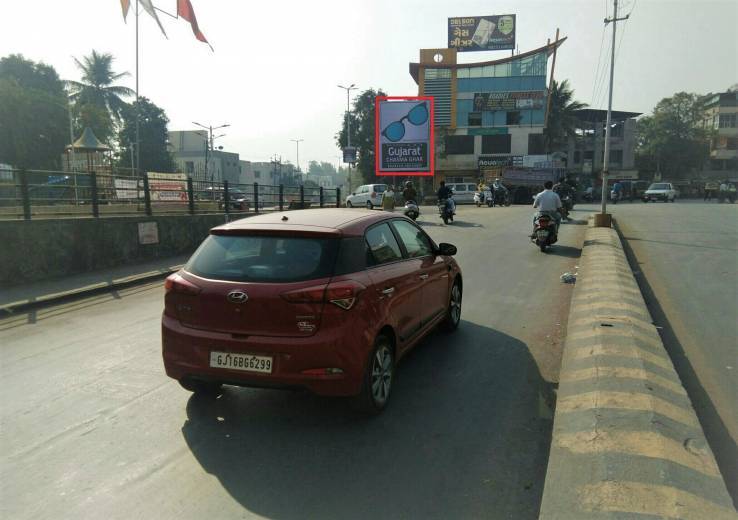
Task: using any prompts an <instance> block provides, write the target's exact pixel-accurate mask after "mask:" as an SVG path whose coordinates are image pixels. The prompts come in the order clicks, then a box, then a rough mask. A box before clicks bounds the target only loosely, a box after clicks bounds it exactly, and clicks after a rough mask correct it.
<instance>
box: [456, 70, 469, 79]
mask: <svg viewBox="0 0 738 520" xmlns="http://www.w3.org/2000/svg"><path fill="white" fill-rule="evenodd" d="M456 77H457V78H458V79H468V78H469V69H467V68H463V69H457V70H456Z"/></svg>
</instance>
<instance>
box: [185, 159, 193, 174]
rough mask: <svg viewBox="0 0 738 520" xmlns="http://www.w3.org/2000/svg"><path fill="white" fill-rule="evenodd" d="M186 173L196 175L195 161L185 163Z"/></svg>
mask: <svg viewBox="0 0 738 520" xmlns="http://www.w3.org/2000/svg"><path fill="white" fill-rule="evenodd" d="M185 173H189V174H192V173H195V162H194V161H185Z"/></svg>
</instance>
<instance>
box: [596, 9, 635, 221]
mask: <svg viewBox="0 0 738 520" xmlns="http://www.w3.org/2000/svg"><path fill="white" fill-rule="evenodd" d="M629 16H630V15H626V16H624V17H623V18H618V0H613V12H612V18H605V25H607V24H609V23H612V48H611V53H610V92H609V94H608V100H607V122H606V123H605V153H604V157H603V159H602V162H603V166H602V206H601V209H600V213H601V214H602V215H606V214H607V195H608V193H607V175H608V173H609V169H610V166H609V163H610V125H611V124H612V85H613V80H614V77H615V31H616V29H617V23H618V22H621V21H623V20H627V19H628V17H629ZM602 218H604V216H603V217H602ZM607 227H610V225H609V223H608V226H607Z"/></svg>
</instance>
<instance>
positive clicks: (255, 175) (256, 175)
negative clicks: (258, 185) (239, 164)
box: [254, 171, 261, 179]
mask: <svg viewBox="0 0 738 520" xmlns="http://www.w3.org/2000/svg"><path fill="white" fill-rule="evenodd" d="M254 179H261V172H257V171H254Z"/></svg>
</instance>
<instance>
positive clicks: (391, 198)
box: [382, 184, 395, 211]
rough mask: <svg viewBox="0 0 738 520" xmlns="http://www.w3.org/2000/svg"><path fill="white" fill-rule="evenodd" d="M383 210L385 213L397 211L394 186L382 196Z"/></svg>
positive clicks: (388, 188) (389, 186)
mask: <svg viewBox="0 0 738 520" xmlns="http://www.w3.org/2000/svg"><path fill="white" fill-rule="evenodd" d="M382 209H383V210H384V211H395V190H393V189H392V185H391V184H390V185H388V186H387V189H386V190H385V191H384V193H383V194H382Z"/></svg>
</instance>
